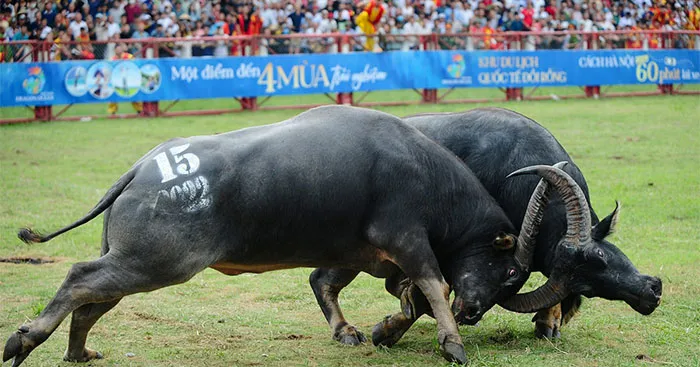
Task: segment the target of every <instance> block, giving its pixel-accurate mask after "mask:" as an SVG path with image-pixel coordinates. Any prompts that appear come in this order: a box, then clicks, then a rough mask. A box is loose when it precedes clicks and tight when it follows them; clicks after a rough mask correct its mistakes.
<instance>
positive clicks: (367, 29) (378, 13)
mask: <svg viewBox="0 0 700 367" xmlns="http://www.w3.org/2000/svg"><path fill="white" fill-rule="evenodd" d="M363 4H364V3H360V4H358V7H361V6H362V5H363ZM383 15H384V6H383V2H382V0H369V2H368V3H367V5H365V7H364V9H363V10H362V12H360V14H358V15H357V18H356V19H355V24H357V25H358V26H359V27H360V29H361V30H362V33H364V34H365V35H370V34H374V33H376V32H377V28H376V27H377V24H379V21H380V20H382V16H383ZM365 50H367V51H374V37H367V40H366V41H365Z"/></svg>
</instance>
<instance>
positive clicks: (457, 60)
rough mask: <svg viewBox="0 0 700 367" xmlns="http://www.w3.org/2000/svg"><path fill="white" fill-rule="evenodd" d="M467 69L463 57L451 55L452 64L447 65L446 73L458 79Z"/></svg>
mask: <svg viewBox="0 0 700 367" xmlns="http://www.w3.org/2000/svg"><path fill="white" fill-rule="evenodd" d="M466 69H467V64H466V63H465V62H464V56H462V55H460V54H457V55H452V63H451V64H449V65H447V73H448V74H450V76H451V77H453V78H455V79H459V78H461V77H462V75H463V74H464V71H465V70H466Z"/></svg>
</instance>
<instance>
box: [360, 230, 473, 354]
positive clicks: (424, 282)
mask: <svg viewBox="0 0 700 367" xmlns="http://www.w3.org/2000/svg"><path fill="white" fill-rule="evenodd" d="M372 232H373V231H370V233H371V234H372V235H370V239H373V240H374V241H373V242H375V243H377V245H378V247H380V248H384V249H385V250H386V252H387V253H388V254H389V255H390V257H391V258H392V261H393V262H394V263H395V264H396V265H398V267H399V268H401V270H402V271H403V272H404V273H405V274H406V275H407V276H408V277H409V279H411V281H413V283H415V284H416V285H417V286H418V288H420V290H421V291H422V292H423V294H424V295H425V298H426V299H427V300H428V302H429V303H430V308H431V309H432V310H433V314H434V315H435V320H436V321H437V326H438V343H439V345H440V351H441V353H442V355H443V357H444V358H445V359H447V360H448V361H454V362H458V363H466V362H467V355H466V354H465V352H464V344H462V338H461V337H460V335H459V329H458V328H457V323H456V322H455V319H454V316H453V315H452V312H451V311H450V306H449V303H448V299H449V296H450V286H449V285H448V284H447V282H446V281H445V278H444V277H443V276H442V273H441V272H440V266H439V264H438V261H437V259H436V258H435V254H434V253H433V251H432V248H431V247H430V242H429V241H428V236H427V234H426V233H425V232H424V231H419V232H415V231H413V232H407V233H405V234H404V235H403V236H400V237H399V238H395V239H393V240H388V241H387V242H386V243H383V244H382V240H383V239H386V237H384V236H383V234H384V233H381V232H375V233H372ZM373 237H374V238H373ZM407 249H410V251H407Z"/></svg>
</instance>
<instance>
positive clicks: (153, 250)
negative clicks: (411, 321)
mask: <svg viewBox="0 0 700 367" xmlns="http://www.w3.org/2000/svg"><path fill="white" fill-rule="evenodd" d="M533 207H536V205H533ZM103 212H104V225H103V234H102V251H101V254H102V256H101V257H100V258H99V259H97V260H95V261H90V262H83V263H76V264H74V265H73V266H72V268H71V270H70V271H69V273H68V275H67V277H66V279H65V281H64V283H63V284H62V285H61V287H60V288H59V290H58V292H57V293H56V295H55V296H54V298H53V299H52V300H51V301H50V302H49V304H48V305H47V306H46V308H45V309H44V310H43V311H42V312H41V314H40V315H39V316H38V317H37V318H36V319H35V320H33V321H31V322H30V323H28V324H25V325H23V326H21V327H20V328H19V330H18V331H16V332H15V333H13V334H12V335H11V336H10V338H9V339H8V341H7V343H6V345H5V349H4V354H3V361H7V360H9V359H12V358H14V362H13V366H18V365H19V364H21V363H22V361H23V360H24V359H25V358H26V357H27V356H28V355H29V353H30V352H31V351H32V350H33V349H34V348H36V347H37V346H38V345H40V344H41V343H42V342H44V341H45V340H46V339H47V338H48V337H49V336H50V335H51V333H52V332H53V331H54V330H55V329H56V328H57V327H58V325H59V324H60V323H61V322H62V320H63V319H64V318H65V317H66V316H67V315H68V314H69V313H71V312H73V317H72V321H71V327H70V336H69V345H68V350H67V351H66V355H65V357H64V359H66V360H70V361H88V360H91V359H93V358H99V357H101V356H100V354H99V353H98V352H96V351H93V350H90V349H88V348H86V347H85V342H86V338H87V334H88V332H89V330H90V328H91V327H92V326H93V325H94V324H95V322H97V320H98V319H99V318H100V317H101V316H102V315H103V314H104V313H106V312H107V311H109V310H110V309H111V308H113V307H114V306H115V305H116V304H117V303H118V302H119V301H120V300H121V298H122V297H124V296H127V295H129V294H133V293H137V292H148V291H153V290H155V289H158V288H162V287H165V286H169V285H174V284H178V283H183V282H185V281H187V280H189V279H190V278H192V277H193V276H194V275H195V274H197V273H198V272H200V271H202V270H204V269H206V268H208V267H211V268H213V269H216V270H218V271H220V272H222V273H224V274H227V275H237V274H241V273H246V272H248V273H261V272H266V271H272V270H277V269H286V268H294V267H323V268H337V269H344V270H340V271H339V274H340V275H339V277H338V279H341V280H342V281H343V282H348V283H349V282H350V281H351V280H352V278H354V276H355V275H356V274H357V273H358V272H359V271H364V272H367V273H369V274H371V275H373V276H377V277H392V276H395V275H396V274H402V273H405V274H406V275H407V276H408V278H409V279H410V280H411V282H412V284H416V285H417V287H418V288H419V289H420V291H421V293H422V294H425V296H426V297H427V299H428V300H429V304H430V305H429V307H430V308H431V309H432V310H433V313H434V316H435V318H436V320H437V324H438V342H439V344H440V349H441V351H442V353H443V354H444V356H445V357H446V358H447V359H448V360H454V361H458V362H465V361H466V355H465V353H464V347H463V344H462V341H461V338H460V336H459V333H458V330H457V324H456V322H455V317H454V315H453V313H456V314H458V315H459V314H464V313H467V312H469V311H470V310H472V309H475V308H476V309H480V308H482V307H483V304H484V303H487V302H492V300H498V299H503V298H504V297H505V298H507V297H509V296H511V295H513V294H515V293H516V292H517V290H518V289H519V288H520V287H521V286H522V284H523V283H524V282H525V280H526V279H527V275H528V273H527V272H526V271H525V268H526V267H527V266H529V264H524V265H522V264H520V262H518V261H516V259H515V257H514V255H513V253H514V251H515V252H518V253H521V252H523V251H525V252H527V251H529V250H528V249H529V248H530V247H531V246H532V244H531V243H527V242H525V238H524V237H523V235H522V233H525V232H528V231H527V230H525V229H524V230H523V231H521V236H520V237H518V238H517V240H516V237H514V235H513V234H514V233H516V232H517V231H516V229H515V228H514V226H513V225H512V224H511V221H510V220H509V219H508V217H507V216H506V214H505V213H504V212H503V210H502V209H501V208H500V207H499V206H498V204H497V203H496V201H495V200H494V199H493V198H492V197H491V196H490V195H489V194H488V192H487V191H486V190H485V189H484V187H483V186H482V185H481V183H480V182H479V180H478V179H477V178H476V177H475V176H474V175H473V173H472V172H471V171H470V170H469V169H468V168H467V167H466V166H465V164H464V163H463V162H462V161H460V160H459V159H458V158H456V157H455V156H454V154H452V153H451V152H449V151H448V150H447V149H445V148H443V147H441V146H440V145H438V144H436V143H435V142H433V141H432V140H430V139H428V138H427V137H425V136H424V135H423V134H421V133H420V132H418V130H416V129H415V128H413V127H410V126H409V125H407V124H405V123H404V122H402V121H401V119H399V118H397V117H394V116H391V115H388V114H385V113H381V112H377V111H371V110H364V109H359V108H353V107H340V106H332V107H323V108H316V109H312V110H309V111H307V112H304V113H302V114H300V115H297V116H296V117H294V118H292V119H290V120H287V121H283V122H281V123H278V124H273V125H268V126H262V127H255V128H248V129H244V130H240V131H235V132H230V133H226V134H221V135H216V136H196V137H190V138H177V139H172V140H170V141H168V142H166V143H164V144H161V145H159V146H158V147H156V148H154V149H153V150H152V151H151V152H149V153H148V154H146V155H145V156H144V157H143V158H141V159H140V160H139V161H137V162H136V163H135V164H134V166H133V167H132V168H131V169H130V170H129V171H128V172H126V173H125V174H124V175H123V176H122V177H121V178H120V179H119V180H118V181H117V182H116V183H115V184H114V185H113V186H112V187H111V188H110V189H109V191H108V192H107V193H106V194H105V196H104V197H103V198H102V199H101V200H100V202H99V203H98V204H97V205H96V206H95V207H94V208H93V209H92V210H91V211H90V212H89V213H88V214H87V215H86V216H85V217H83V218H82V219H80V220H78V221H77V222H75V223H73V224H71V225H69V226H67V227H65V228H63V229H60V230H58V231H57V232H54V233H51V234H49V235H45V236H44V235H41V234H39V233H37V232H34V231H33V230H31V229H22V230H20V232H19V237H20V238H21V239H22V240H23V241H25V242H27V243H30V242H44V241H48V240H50V239H51V238H53V237H56V236H57V235H60V234H62V233H64V232H66V231H69V230H71V229H73V228H76V227H78V226H80V225H82V224H85V223H87V222H88V221H90V220H92V219H94V218H95V217H97V216H98V215H99V214H100V213H103ZM523 213H525V211H523ZM528 215H529V216H530V217H533V218H534V217H536V213H534V214H533V213H530V212H528ZM533 215H534V216H533ZM526 220H527V221H528V223H533V226H530V227H529V230H530V231H531V232H532V231H535V230H536V229H535V227H534V225H536V220H532V219H526ZM526 227H527V226H526ZM448 260H449V267H443V269H447V270H448V273H447V274H446V276H447V277H448V278H449V279H450V280H451V281H453V285H454V290H455V293H456V296H457V297H456V301H455V303H454V304H453V310H452V311H451V310H450V307H449V304H448V299H449V298H448V296H449V293H450V287H449V286H448V284H447V283H446V282H445V279H444V277H443V275H442V273H441V267H440V264H441V263H442V264H444V263H445V262H446V261H448ZM315 275H318V273H315ZM312 278H313V276H312ZM335 286H337V284H330V285H329V286H328V289H330V290H331V291H330V292H328V298H325V299H323V301H325V302H328V304H329V305H331V306H332V304H333V303H334V302H335V303H336V304H337V300H336V299H335V298H333V291H332V289H333V287H335ZM336 295H337V293H336ZM335 316H338V315H335ZM341 317H342V315H341ZM329 322H331V323H332V326H333V327H334V331H335V332H336V334H338V335H339V338H341V339H343V338H346V339H347V338H349V339H353V338H355V339H357V338H358V335H357V334H356V333H355V330H354V328H352V327H351V326H349V325H347V323H345V322H344V320H342V319H338V318H336V319H334V320H330V319H329Z"/></svg>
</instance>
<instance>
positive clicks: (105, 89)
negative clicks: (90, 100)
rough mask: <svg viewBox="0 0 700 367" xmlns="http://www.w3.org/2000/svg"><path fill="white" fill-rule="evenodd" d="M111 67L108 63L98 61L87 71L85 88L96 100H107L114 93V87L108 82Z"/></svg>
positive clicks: (110, 75)
mask: <svg viewBox="0 0 700 367" xmlns="http://www.w3.org/2000/svg"><path fill="white" fill-rule="evenodd" d="M111 77H112V67H111V66H110V65H109V63H107V62H104V61H100V62H98V63H95V64H92V66H90V68H89V69H88V71H87V79H86V80H87V87H88V91H90V94H91V95H92V96H93V97H95V98H97V99H105V98H109V96H111V95H112V93H114V87H113V86H112V83H111V82H110V80H111Z"/></svg>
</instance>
